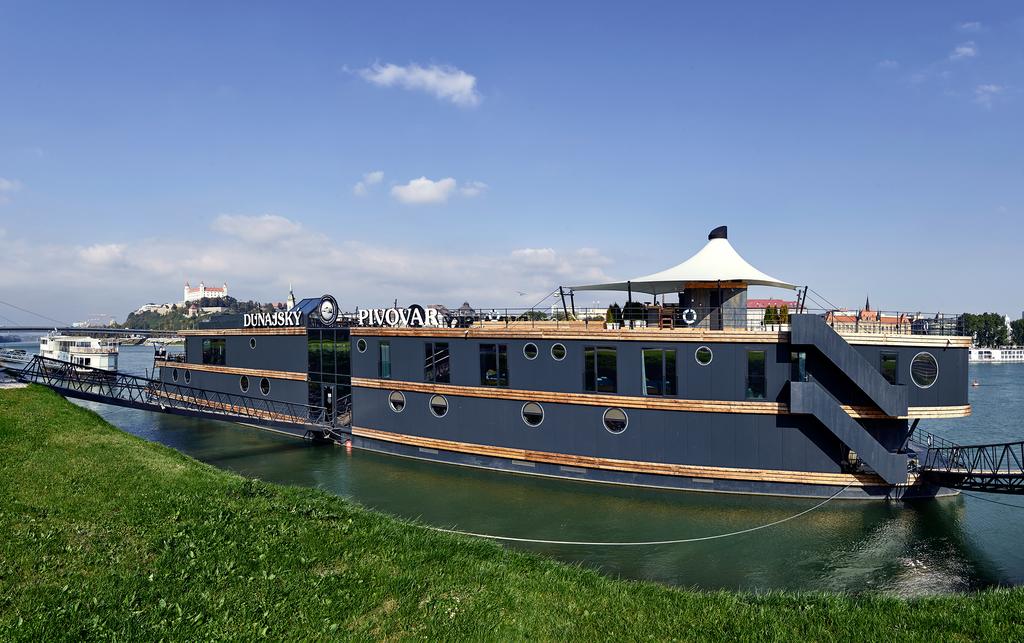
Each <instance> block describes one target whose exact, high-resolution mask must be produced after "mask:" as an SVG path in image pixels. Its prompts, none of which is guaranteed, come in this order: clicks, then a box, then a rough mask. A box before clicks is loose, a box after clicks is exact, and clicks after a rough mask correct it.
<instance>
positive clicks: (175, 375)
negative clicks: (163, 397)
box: [171, 368, 178, 382]
mask: <svg viewBox="0 0 1024 643" xmlns="http://www.w3.org/2000/svg"><path fill="white" fill-rule="evenodd" d="M171 379H172V380H174V381H175V382H177V381H178V369H176V368H175V369H171Z"/></svg>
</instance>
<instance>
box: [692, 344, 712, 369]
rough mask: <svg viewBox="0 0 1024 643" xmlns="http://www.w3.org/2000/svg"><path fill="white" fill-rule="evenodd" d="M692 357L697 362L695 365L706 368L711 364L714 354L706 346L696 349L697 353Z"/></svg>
mask: <svg viewBox="0 0 1024 643" xmlns="http://www.w3.org/2000/svg"><path fill="white" fill-rule="evenodd" d="M693 357H694V358H695V359H696V360H697V363H698V364H700V365H701V366H707V365H708V364H710V363H711V360H712V358H714V353H712V352H711V349H710V348H708V347H707V346H701V347H700V348H698V349H697V352H696V353H694V354H693Z"/></svg>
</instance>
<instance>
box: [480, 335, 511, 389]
mask: <svg viewBox="0 0 1024 643" xmlns="http://www.w3.org/2000/svg"><path fill="white" fill-rule="evenodd" d="M480 384H481V385H482V386H508V345H506V344H480Z"/></svg>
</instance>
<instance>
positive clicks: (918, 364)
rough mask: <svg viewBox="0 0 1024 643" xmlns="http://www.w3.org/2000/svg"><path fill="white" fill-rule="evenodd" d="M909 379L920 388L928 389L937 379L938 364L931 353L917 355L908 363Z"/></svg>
mask: <svg viewBox="0 0 1024 643" xmlns="http://www.w3.org/2000/svg"><path fill="white" fill-rule="evenodd" d="M910 378H911V379H912V380H914V384H917V386H918V387H920V388H929V387H930V386H931V385H932V384H934V383H935V380H937V379H939V363H938V362H936V361H935V356H934V355H932V354H931V353H918V354H917V355H914V360H913V361H912V362H910Z"/></svg>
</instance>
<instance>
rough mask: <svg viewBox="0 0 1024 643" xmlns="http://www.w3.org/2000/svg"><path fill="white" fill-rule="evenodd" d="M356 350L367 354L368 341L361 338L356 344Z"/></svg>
mask: <svg viewBox="0 0 1024 643" xmlns="http://www.w3.org/2000/svg"><path fill="white" fill-rule="evenodd" d="M356 350H357V351H359V352H360V353H365V352H366V340H365V339H362V338H360V339H359V341H358V342H356Z"/></svg>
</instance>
